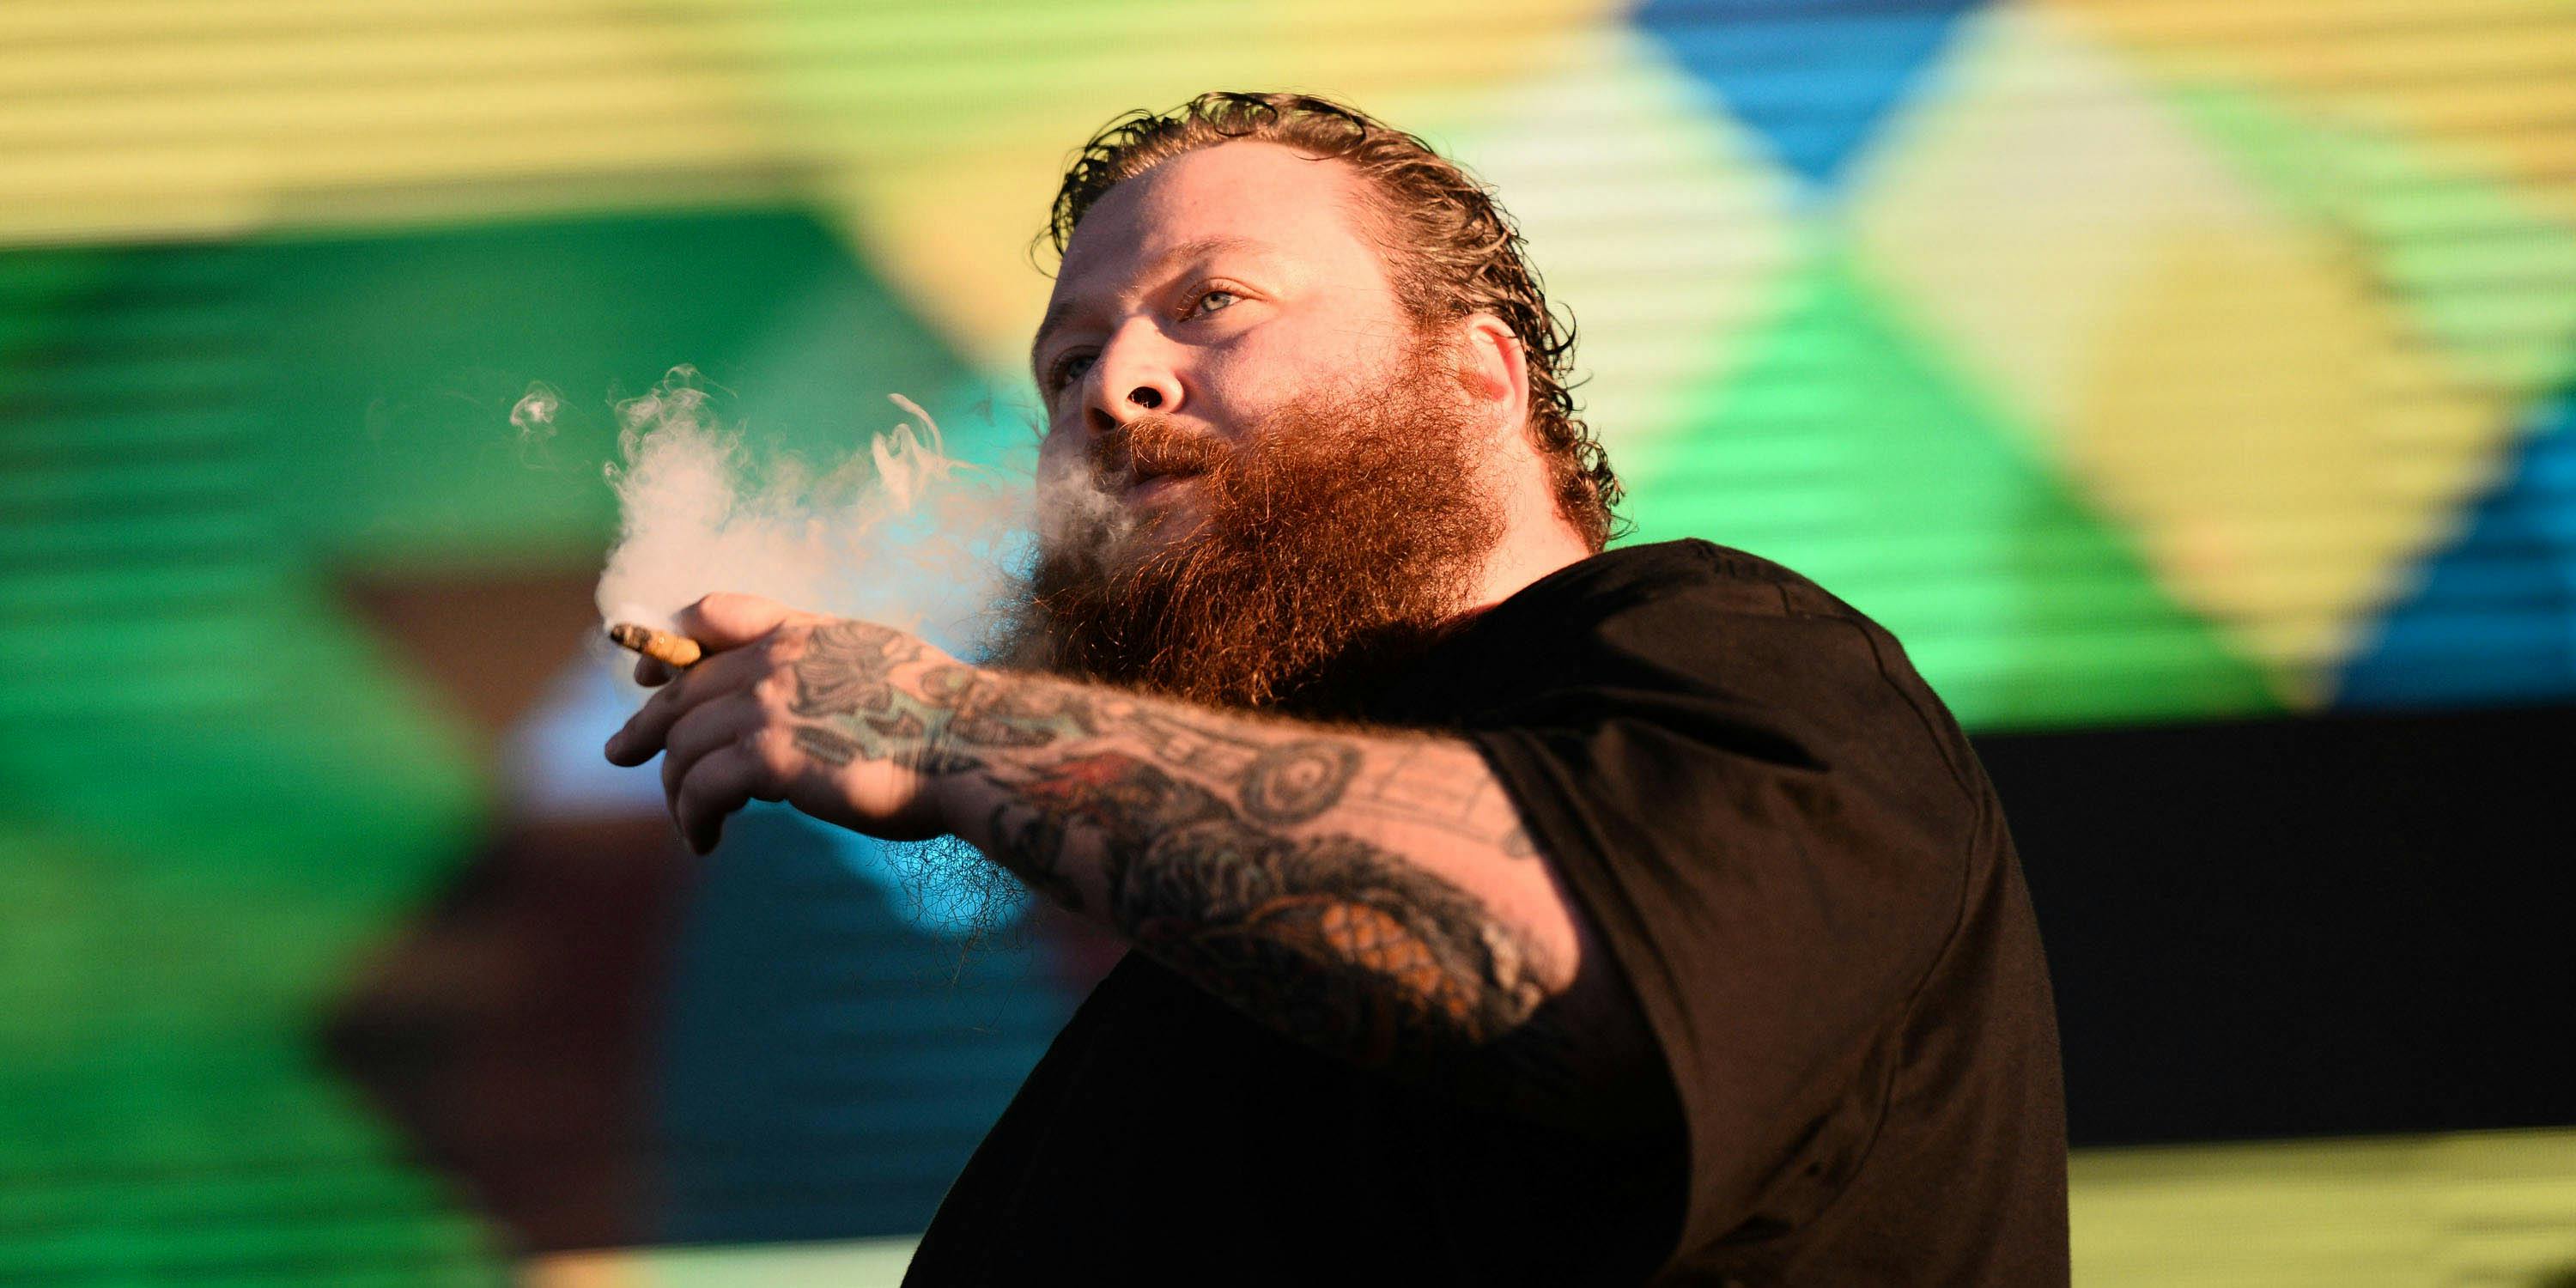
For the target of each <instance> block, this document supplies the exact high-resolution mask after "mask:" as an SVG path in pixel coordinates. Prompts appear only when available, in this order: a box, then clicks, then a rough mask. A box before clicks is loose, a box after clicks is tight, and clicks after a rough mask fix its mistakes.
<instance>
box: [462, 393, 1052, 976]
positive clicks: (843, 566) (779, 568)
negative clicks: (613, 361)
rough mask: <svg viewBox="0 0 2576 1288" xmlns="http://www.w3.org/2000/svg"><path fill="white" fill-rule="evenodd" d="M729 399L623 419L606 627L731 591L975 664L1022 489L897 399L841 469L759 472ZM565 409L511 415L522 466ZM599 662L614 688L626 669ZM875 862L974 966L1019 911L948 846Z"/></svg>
mask: <svg viewBox="0 0 2576 1288" xmlns="http://www.w3.org/2000/svg"><path fill="white" fill-rule="evenodd" d="M724 392H726V391H723V390H722V389H721V388H720V387H717V386H713V385H711V384H710V383H709V382H707V381H705V380H704V379H703V378H702V377H700V375H699V373H698V372H697V371H696V370H695V369H693V368H690V367H686V366H682V367H676V368H673V369H672V370H671V372H670V373H669V374H668V375H667V376H665V377H664V378H663V380H662V381H661V382H660V383H659V384H656V385H655V386H654V387H653V388H652V389H651V390H649V391H647V392H646V393H644V394H643V395H641V396H640V397H636V398H631V399H628V400H626V401H624V402H622V403H619V404H618V405H617V417H618V425H619V434H618V456H617V459H616V460H615V461H614V462H612V463H611V464H610V465H609V466H608V481H609V484H610V486H611V488H612V489H613V490H614V491H615V493H616V496H617V505H618V514H619V533H618V539H617V543H616V545H615V546H614V547H613V548H612V549H611V550H610V552H609V555H608V561H607V566H606V569H605V570H604V571H603V573H602V574H601V576H600V579H599V587H598V591H597V594H596V601H597V604H598V607H599V612H600V616H601V618H602V620H603V621H604V622H620V621H631V622H639V623H643V624H645V625H649V626H659V627H665V628H668V627H670V626H672V625H673V624H674V619H675V616H676V615H677V613H678V612H679V610H680V609H682V608H684V607H687V606H688V605H689V604H690V603H692V602H694V601H696V600H697V599H698V598H700V597H701V596H704V595H706V594H709V593H711V592H715V591H732V592H738V593H745V594H753V595H762V596H766V597H768V598H770V599H774V600H777V601H779V602H781V603H784V604H786V605H788V606H789V607H792V608H800V609H805V610H808V611H812V612H819V613H827V614H831V615H834V616H840V617H856V618H862V619H865V620H868V621H872V622H879V623H882V624H885V625H888V626H894V627H898V628H901V629H904V630H909V631H913V632H915V633H918V634H920V635H922V636H924V637H925V638H927V639H929V640H930V641H931V642H932V643H934V644H937V645H939V646H941V647H943V648H946V649H948V650H949V651H950V652H952V653H957V654H959V655H960V656H968V657H971V656H972V655H973V652H974V650H975V649H976V647H977V646H978V645H980V644H981V643H982V642H983V640H984V639H985V637H986V636H987V635H988V634H989V627H990V625H991V624H992V617H991V614H992V613H993V610H994V609H995V607H996V606H997V605H998V604H999V603H1000V602H1001V600H1002V597H1003V596H1004V594H1005V593H1006V592H1007V591H1008V590H1009V589H1010V588H1011V586H1012V585H1013V583H1014V580H1015V566H1016V565H1017V563H1018V562H1019V561H1021V560H1022V559H1024V558H1026V557H1027V555H1028V553H1029V541H1030V532H1031V530H1032V525H1033V522H1034V520H1035V515H1034V512H1033V508H1032V494H1033V489H1032V487H1031V481H1030V480H1029V479H1028V478H1027V477H1026V476H1024V475H1020V474H1016V473H1012V472H1008V471H1003V470H997V469H991V468H987V467H983V466H978V465H975V464H971V463H968V462H964V461H960V460H958V459H956V458H954V457H952V456H950V455H948V454H947V452H946V450H945V444H944V442H943V440H942V438H941V435H940V431H939V427H938V424H937V423H936V422H935V421H934V420H933V419H932V418H931V416H930V414H929V413H928V412H927V411H924V410H923V409H922V408H921V407H920V406H919V405H918V404H916V403H914V402H912V401H911V400H909V399H906V398H904V397H902V396H900V395H890V398H891V401H892V402H893V403H894V404H895V406H896V407H897V408H899V409H901V411H902V412H903V413H904V414H905V416H906V417H908V419H905V420H899V421H896V422H895V423H893V424H891V425H889V426H888V427H886V428H885V429H883V430H882V431H880V432H876V433H873V434H868V435H865V436H863V437H862V436H854V437H853V440H852V450H851V452H850V453H849V455H848V457H847V458H846V459H843V460H840V461H826V462H806V461H800V460H795V459H789V458H784V457H779V456H776V455H774V454H764V453H763V452H761V451H760V450H759V448H758V444H757V442H756V441H755V440H753V439H752V438H751V436H750V435H748V434H747V433H746V432H745V430H744V429H743V428H741V427H737V426H735V425H732V424H730V423H728V422H727V421H726V420H725V419H724V417H723V416H722V415H721V414H720V407H719V402H718V397H717V395H718V394H721V393H724ZM562 407H563V398H562V396H561V395H560V394H559V393H557V392H556V391H555V390H553V389H550V388H547V387H545V386H543V385H538V386H532V387H531V388H530V389H529V391H528V393H527V395H526V396H525V397H523V398H522V399H520V401H519V403H518V405H517V406H516V407H514V408H512V410H511V413H510V422H511V424H512V425H513V426H514V427H515V428H516V429H517V430H518V433H519V437H520V442H521V444H522V446H523V448H536V447H540V446H542V445H543V444H544V443H545V442H546V441H547V440H548V439H549V438H551V437H552V435H553V433H554V427H555V421H556V418H557V416H558V415H559V414H560V411H561V409H562ZM861 442H864V445H865V446H864V450H861V449H860V446H859V445H860V443H861ZM1054 490H1055V489H1053V488H1050V489H1049V491H1050V492H1052V491H1054ZM595 647H598V648H599V649H600V651H601V653H602V655H603V656H604V657H608V658H610V659H611V660H610V661H609V663H608V664H609V665H613V666H615V667H617V668H618V669H620V670H621V671H622V670H623V669H624V668H625V666H626V664H627V663H628V662H629V661H630V660H631V659H630V658H629V657H628V656H627V655H626V654H624V653H621V652H615V651H613V650H610V649H608V648H607V647H606V646H605V644H604V643H602V644H598V645H595ZM882 849H883V851H884V855H885V858H886V860H887V865H886V868H885V870H884V871H882V872H877V871H867V872H866V874H867V875H869V876H871V877H873V878H882V877H891V878H892V879H893V882H894V885H895V891H894V893H896V894H897V896H898V897H899V898H900V899H902V900H903V901H904V902H906V903H908V904H909V905H910V908H909V912H910V914H911V916H912V918H913V920H914V922H915V924H917V925H921V926H923V927H924V928H926V929H930V930H933V931H934V932H936V933H940V934H942V935H945V936H947V937H950V938H955V939H962V940H963V941H965V944H964V946H965V947H966V948H971V947H973V946H974V945H975V944H978V943H980V942H982V941H983V940H984V939H985V938H986V937H987V936H988V935H989V934H990V933H991V932H992V931H994V930H996V929H998V928H999V927H1000V926H1002V925H1004V924H1007V923H1008V922H1009V921H1011V920H1013V919H1014V918H1015V917H1016V914H1017V912H1018V911H1019V908H1020V906H1021V904H1022V902H1023V899H1024V894H1023V892H1022V891H1021V889H1020V887H1019V886H1018V884H1017V882H1016V881H1015V880H1014V879H1013V878H1012V877H1011V876H1010V875H1009V874H1008V873H1006V872H1005V871H1003V870H1002V869H1001V868H999V867H997V866H995V865H994V864H991V863H989V862H987V861H985V860H984V859H983V857H982V856H981V855H978V854H975V853H974V852H973V851H972V850H971V849H969V848H968V847H966V846H965V845H964V844H963V843H962V842H958V841H956V840H954V839H953V838H947V839H943V840H941V841H933V842H928V843H922V844H916V845H903V846H884V847H882ZM863 871H864V869H863Z"/></svg>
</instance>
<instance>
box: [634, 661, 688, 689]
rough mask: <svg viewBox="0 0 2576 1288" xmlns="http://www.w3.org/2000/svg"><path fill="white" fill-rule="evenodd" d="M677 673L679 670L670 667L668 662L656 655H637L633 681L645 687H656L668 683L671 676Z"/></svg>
mask: <svg viewBox="0 0 2576 1288" xmlns="http://www.w3.org/2000/svg"><path fill="white" fill-rule="evenodd" d="M678 674H679V672H677V671H674V670H672V669H671V667H670V664H669V663H666V662H664V661H663V660H662V659H660V658H658V657H638V658H636V659H635V682H636V683H637V684H640V685H643V686H644V687H645V688H648V689H658V688H660V687H662V686H663V685H665V684H669V683H670V682H671V679H672V677H674V676H677V675H678Z"/></svg>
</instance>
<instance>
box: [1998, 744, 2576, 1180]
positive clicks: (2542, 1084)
mask: <svg viewBox="0 0 2576 1288" xmlns="http://www.w3.org/2000/svg"><path fill="white" fill-rule="evenodd" d="M1977 748H1978V752H1979V754H1980V755H1981V756H1982V757H1983V758H1984V760H1985V763H1986V767H1987V769H1988V771H1989V772H1990V773H1991V774H1992V776H1993V778H1994V781H1995V784H1996V787H1997V789H1998V790H1999V791H2000V792H2001V794H2002V797H2003V801H2004V806H2005V809H2006V811H2007V813H2008V814H2009V816H2010V818H2011V821H2012V827H2013V832H2014V835H2015V837H2016V839H2017V840H2018V842H2019V844H2020V849H2021V855H2022V861H2023V864H2024V866H2025V868H2026V870H2027V871H2028V874H2029V878H2030V885H2031V894H2032V898H2033V901H2034V903H2035V904H2036V906H2037V908H2038V913H2039V923H2040V932H2041V934H2042V936H2043V937H2044V938H2045V939H2046V941H2047V945H2048V954H2049V961H2050V966H2051V969H2052V971H2053V973H2054V976H2055V980H2056V987H2057V1003H2058V1014H2059V1022H2060V1029H2061V1032H2062V1034H2063V1037H2064V1041H2065V1050H2066V1081H2067V1102H2068V1116H2069V1128H2070V1131H2071V1133H2072V1136H2073V1141H2074V1143H2075V1144H2076V1145H2078V1146H2083V1145H2111V1144H2130V1143H2144V1142H2160V1141H2193V1140H2217V1139H2245V1138H2258V1137H2277V1136H2310V1135H2328V1134H2378V1133H2385V1132H2422V1131H2452V1130H2468V1129H2483V1128H2508V1127H2527V1126H2543V1125H2563V1124H2568V1123H2576V1058H2571V1048H2570V1045H2569V1043H2568V1041H2567V1034H2566V1017H2567V1013H2568V1007H2569V1004H2570V1001H2571V999H2576V934H2571V933H2570V924H2569V922H2570V909H2571V908H2576V863H2571V862H2570V854H2571V852H2576V846H2571V843H2570V825H2569V812H2568V801H2569V797H2570V795H2571V794H2576V776H2571V773H2570V769H2571V766H2576V707H2563V706H2562V707H2554V708H2538V709H2532V708H2525V709H2518V710H2494V711H2476V712H2459V713H2448V714H2418V715H2404V716H2393V715H2388V716H2383V715H2370V716H2360V715H2334V716H2323V717H2316V718H2309V719H2285V720H2268V721H2246V722H2230V723H2214V724H2199V725H2190V726H2180V727H2170V728H2158V729H2130V730H2118V731H2085V732H2069V733H2053V734H2031V735H2016V736H1990V737H1985V738H1980V739H1978V740H1977Z"/></svg>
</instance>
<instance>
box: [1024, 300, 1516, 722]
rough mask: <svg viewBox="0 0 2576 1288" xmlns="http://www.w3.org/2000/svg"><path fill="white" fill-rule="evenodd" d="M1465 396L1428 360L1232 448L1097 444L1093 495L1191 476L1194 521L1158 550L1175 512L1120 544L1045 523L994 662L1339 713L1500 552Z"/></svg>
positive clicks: (1075, 522)
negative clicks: (1132, 552)
mask: <svg viewBox="0 0 2576 1288" xmlns="http://www.w3.org/2000/svg"><path fill="white" fill-rule="evenodd" d="M1460 381H1461V377H1460V376H1459V375H1458V374H1457V372H1456V369H1455V367H1454V365H1453V364H1451V363H1450V362H1449V361H1448V360H1447V359H1446V356H1445V354H1444V353H1443V352H1442V351H1440V350H1438V349H1437V348H1432V347H1426V348H1424V349H1421V350H1417V351H1416V352H1415V353H1414V354H1412V355H1411V356H1410V357H1409V359H1408V360H1407V361H1405V362H1403V363H1402V364H1400V365H1399V367H1398V369H1397V371H1396V372H1395V373H1394V376H1393V378H1392V379H1391V380H1389V381H1388V382H1387V384H1386V386H1385V388H1384V391H1383V392H1380V393H1374V394H1373V395H1371V396H1367V397H1362V396H1357V395H1350V394H1346V395H1342V396H1337V397H1327V398H1320V399H1309V400H1301V401H1299V402H1298V403H1296V404H1295V405H1293V406H1292V407H1290V408H1289V409H1288V410H1286V411H1283V412H1281V413H1279V414H1276V415H1274V416H1272V417H1270V418H1269V419H1268V420H1266V421H1265V422H1264V423H1262V424H1260V425H1258V426H1256V427H1254V432H1252V433H1251V434H1249V435H1247V436H1246V437H1245V439H1244V440H1243V441H1242V442H1241V443H1240V444H1239V445H1238V444H1230V443H1227V442H1225V441H1222V440H1218V439H1213V438H1210V437H1207V436H1205V435H1203V434H1198V433H1194V432H1191V431H1185V430H1181V429H1177V428H1175V427H1174V426H1173V425H1172V424H1171V423H1170V422H1169V421H1166V420H1164V419H1162V418H1160V417H1150V418H1146V419H1144V420H1140V421H1136V422H1131V423H1130V424H1129V425H1127V426H1125V427H1123V428H1121V429H1120V430H1117V431H1113V432H1111V433H1109V434H1106V435H1103V436H1102V437H1101V438H1100V439H1099V440H1098V441H1097V442H1096V443H1095V444H1094V446H1093V452H1092V462H1091V463H1092V470H1093V475H1094V481H1095V482H1096V483H1097V484H1098V485H1099V486H1100V489H1101V490H1102V491H1103V492H1106V493H1110V494H1112V495H1114V494H1115V492H1116V490H1117V489H1118V488H1119V487H1120V486H1121V485H1123V484H1125V483H1126V482H1128V481H1129V480H1131V479H1133V478H1136V477H1138V476H1140V475H1146V476H1150V475H1156V474H1195V475H1196V476H1197V477H1196V480H1195V482H1193V483H1191V484H1188V485H1187V486H1192V487H1196V488H1197V489H1199V501H1200V510H1201V511H1202V513H1204V515H1205V516H1206V517H1205V521H1204V523H1203V524H1202V525H1201V526H1200V528H1199V530H1198V531H1196V532H1194V533H1190V534H1188V535H1186V536H1181V537H1178V538H1170V537H1164V536H1162V534H1160V533H1158V532H1156V531H1154V528H1155V526H1156V525H1158V524H1161V523H1167V522H1171V521H1173V519H1174V516H1173V515H1172V514H1171V513H1170V512H1169V511H1165V512H1163V513H1159V514H1154V515H1149V516H1147V517H1145V518H1143V519H1141V520H1135V521H1134V522H1135V523H1136V526H1137V527H1138V528H1139V529H1140V530H1139V531H1137V532H1135V533H1133V534H1132V535H1131V534H1125V533H1122V531H1121V529H1122V527H1124V526H1125V525H1126V524H1128V523H1129V522H1131V520H1130V519H1129V516H1128V515H1127V514H1126V512H1125V511H1124V510H1123V509H1121V508H1119V507H1116V506H1114V505H1113V506H1103V507H1101V512H1099V513H1093V514H1083V515H1062V516H1057V518H1058V521H1057V522H1053V523H1050V524H1049V525H1047V527H1048V530H1047V531H1046V532H1045V533H1044V534H1042V536H1041V540H1040V545H1039V552H1038V560H1037V565H1036V567H1035V569H1034V570H1033V572H1032V573H1031V574H1030V576H1029V578H1028V582H1027V585H1026V588H1025V595H1024V596H1023V597H1022V599H1021V600H1020V602H1019V603H1018V604H1017V606H1016V607H1017V612H1016V614H1015V617H1014V620H1013V621H1012V622H1011V624H1010V626H1009V628H1008V630H1007V632H1006V636H1005V638H1004V640H1003V642H1002V647H1001V649H1000V650H999V656H1000V657H1001V658H1003V659H1004V661H1005V662H1006V663H1007V664H1013V665H1022V666H1028V667H1032V668H1035V669H1041V670H1047V671H1052V672H1055V673H1057V674H1061V675H1065V676H1068V677H1071V678H1076V679H1084V680H1097V681H1106V682H1110V683H1117V684H1126V685H1131V686H1134V687H1137V688H1141V689H1145V690H1148V691H1152V692H1156V693H1163V694H1168V695H1170V696H1173V697H1178V698H1182V699H1186V700H1189V701H1193V702H1200V703H1206V704H1212V705H1223V706H1233V707H1249V708H1259V707H1282V708H1289V709H1295V710H1300V711H1306V712H1310V713H1319V714H1320V713H1330V712H1339V711H1343V710H1346V709H1347V708H1349V707H1350V706H1351V705H1352V704H1353V703H1354V702H1356V701H1357V700H1359V699H1360V698H1361V697H1362V696H1363V695H1364V694H1365V691H1366V690H1367V688H1368V687H1369V685H1370V683H1371V682H1372V681H1373V680H1374V679H1376V678H1378V677H1380V676H1383V675H1384V674H1385V673H1386V672H1387V671H1388V670H1390V669H1392V668H1393V667H1396V666H1399V665H1401V664H1402V663H1403V662H1405V661H1408V660H1410V659H1411V658H1412V657H1414V656H1415V655H1417V654H1418V653H1419V652H1420V651H1421V649H1422V648H1423V647H1425V646H1426V645H1427V644H1428V643H1429V642H1430V641H1431V640H1432V639H1433V638H1435V637H1436V636H1437V634H1438V633H1439V631H1440V629H1441V628H1442V626H1443V625H1444V624H1445V623H1446V622H1447V621H1448V620H1449V619H1451V618H1453V617H1454V616H1455V615H1456V614H1457V613H1458V611H1459V610H1461V609H1462V608H1464V607H1466V606H1467V599H1468V594H1469V592H1470V590H1471V588H1472V587H1473V585H1474V580H1475V575H1476V573H1477V572H1478V571H1480V569H1481V567H1482V564H1483V560H1484V558H1485V556H1486V555H1487V554H1489V553H1490V552H1491V551H1492V550H1493V548H1494V546H1495V545H1496V544H1497V543H1498V542H1499V541H1500V540H1501V537H1502V533H1503V516H1502V511H1501V506H1500V505H1499V503H1498V502H1497V501H1496V500H1495V499H1494V498H1493V497H1492V496H1491V495H1489V493H1488V491H1487V487H1486V484H1485V482H1484V471H1483V470H1482V469H1481V468H1479V467H1480V465H1481V464H1482V463H1481V462H1480V461H1479V460H1478V459H1477V451H1476V440H1477V438H1478V434H1479V430H1480V426H1479V425H1478V423H1477V420H1476V418H1475V416H1474V414H1473V410H1472V408H1471V405H1470V404H1469V402H1468V400H1467V398H1466V395H1465V392H1464V390H1463V388H1462V386H1461V383H1460ZM1140 539H1141V540H1140ZM1137 545H1142V546H1143V547H1144V551H1145V552H1144V553H1142V554H1141V555H1136V556H1128V555H1125V554H1123V553H1122V547H1129V546H1137Z"/></svg>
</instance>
